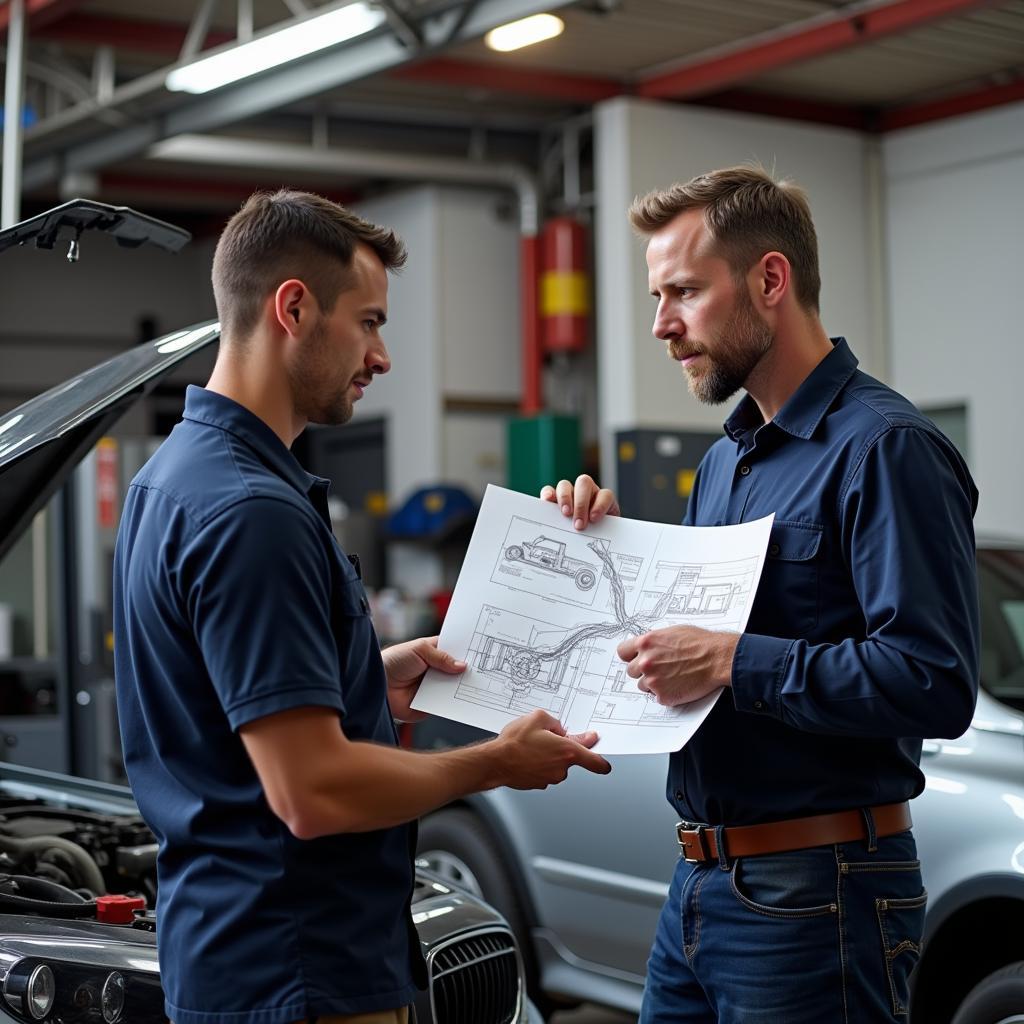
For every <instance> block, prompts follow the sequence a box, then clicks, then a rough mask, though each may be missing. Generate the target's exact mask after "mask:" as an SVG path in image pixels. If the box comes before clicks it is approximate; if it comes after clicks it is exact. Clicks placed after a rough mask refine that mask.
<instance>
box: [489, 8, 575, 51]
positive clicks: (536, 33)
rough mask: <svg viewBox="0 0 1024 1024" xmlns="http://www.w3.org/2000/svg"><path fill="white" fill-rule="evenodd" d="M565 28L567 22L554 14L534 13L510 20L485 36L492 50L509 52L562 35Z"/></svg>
mask: <svg viewBox="0 0 1024 1024" xmlns="http://www.w3.org/2000/svg"><path fill="white" fill-rule="evenodd" d="M564 29H565V22H564V21H562V19H561V18H556V17H555V15H553V14H534V15H531V16H530V17H529V18H520V19H519V21H510V22H509V23H508V24H507V25H499V26H498V27H497V28H492V29H491V31H490V32H488V33H487V35H486V36H484V42H485V43H486V44H487V45H488V46H489V47H490V48H491V49H492V50H500V51H501V52H502V53H507V52H508V51H509V50H518V49H520V47H523V46H532V45H533V44H534V43H539V42H542V41H543V40H545V39H554V38H555V36H560V35H561V34H562V32H563V30H564Z"/></svg>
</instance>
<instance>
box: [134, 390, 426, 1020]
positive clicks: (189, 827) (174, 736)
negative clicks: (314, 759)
mask: <svg viewBox="0 0 1024 1024" xmlns="http://www.w3.org/2000/svg"><path fill="white" fill-rule="evenodd" d="M327 487H328V484H327V481H325V480H320V479H318V478H317V477H314V476H310V475H309V474H308V473H306V472H305V471H304V470H303V469H302V467H301V466H300V465H299V464H298V462H297V461H296V460H295V457H294V456H293V455H292V454H291V452H290V451H289V450H288V448H287V447H286V446H285V445H284V444H283V443H282V441H281V440H280V439H279V438H278V437H277V435H276V434H274V432H273V431H272V430H271V429H270V427H268V426H267V425H266V424H265V423H264V422H263V421H262V420H260V419H258V418H257V417H256V416H254V415H253V414H252V413H250V412H249V411H248V410H246V409H244V408H243V407H242V406H240V405H238V404H236V403H235V402H233V401H231V400H230V399H228V398H225V397H223V396H222V395H218V394H215V393H214V392H211V391H206V390H204V389H202V388H196V387H190V388H189V389H188V394H187V399H186V403H185V413H184V419H183V420H182V422H181V423H179V424H178V425H177V426H176V427H175V428H174V430H173V431H172V432H171V434H170V436H169V437H168V438H167V440H166V441H165V442H164V443H163V444H162V445H161V447H160V448H159V449H158V451H157V452H156V454H155V455H154V456H153V458H152V459H150V461H149V462H148V463H147V464H146V465H145V466H144V467H143V468H142V470H141V471H140V472H139V474H138V475H137V476H136V478H135V480H134V481H133V482H132V485H131V487H130V488H129V490H128V495H127V498H126V501H125V507H124V513H123V516H122V520H121V526H120V530H119V533H118V538H117V548H116V553H115V562H114V636H115V646H114V653H115V660H116V672H117V698H118V711H119V714H120V722H121V735H122V740H123V744H124V756H125V767H126V769H127V772H128V777H129V780H130V782H131V785H132V789H133V791H134V794H135V798H136V800H137V801H138V804H139V809H140V811H141V813H142V815H143V817H144V818H145V819H146V822H147V823H148V824H149V826H150V827H151V828H152V829H153V831H154V833H155V834H156V836H157V839H158V841H159V844H160V852H159V857H158V882H159V886H158V898H157V932H158V939H159V944H158V949H159V953H160V969H161V974H162V980H163V985H164V991H165V993H166V998H167V1003H166V1010H167V1014H168V1016H169V1017H170V1018H171V1020H173V1021H174V1022H175V1024H242V1022H248V1021H252V1022H259V1024H286V1022H291V1021H297V1020H302V1019H305V1018H307V1017H311V1016H322V1015H325V1014H348V1013H363V1012H369V1011H371V1010H381V1009H388V1008H395V1007H399V1006H404V1005H406V1004H408V1003H410V1002H411V1001H412V999H413V997H414V995H415V986H414V983H413V972H414V970H415V971H416V972H417V977H418V978H421V974H420V972H421V971H422V958H421V957H420V954H419V946H418V943H417V941H416V937H415V930H414V928H413V925H412V922H411V918H410V915H409V901H410V897H411V893H412V886H413V866H412V855H413V846H414V842H415V838H414V828H413V827H412V826H401V827H398V828H390V829H382V830H380V831H375V832H365V833H352V834H340V835H330V836H324V837H321V838H318V839H312V840H301V839H296V838H295V837H294V836H293V835H292V834H291V833H290V832H289V830H288V829H287V827H286V826H285V825H284V823H283V822H282V821H281V820H280V819H279V818H278V817H277V816H276V815H275V814H274V813H273V812H272V811H271V810H270V807H269V806H268V804H267V801H266V798H265V796H264V794H263V790H262V788H261V786H260V783H259V779H258V778H257V776H256V773H255V770H254V769H253V767H252V763H251V762H250V760H249V758H248V756H247V754H246V752H245V749H244V747H243V745H242V741H241V739H240V737H239V736H238V729H239V728H240V727H241V726H243V725H245V724H246V723H247V722H251V721H253V720H254V719H258V718H261V717H263V716H265V715H271V714H274V713H276V712H280V711H285V710H287V709H289V708H296V707H303V706H309V705H317V706H321V707H327V708H333V709H334V710H335V711H336V712H337V713H338V715H339V717H340V719H341V724H342V727H343V728H344V730H345V734H346V735H347V736H348V738H349V739H351V740H372V741H375V742H378V743H384V744H394V743H395V742H396V734H395V729H394V725H393V722H392V720H391V716H390V714H389V711H388V704H387V683H386V677H385V673H384V666H383V663H382V661H381V656H380V649H379V647H378V644H377V639H376V635H375V634H374V630H373V626H372V624H371V622H370V618H369V615H368V610H369V606H368V604H367V601H366V595H365V593H364V591H363V587H362V585H361V583H360V581H359V578H358V574H357V572H356V570H355V569H354V568H353V565H352V563H351V562H350V561H349V559H348V558H347V557H346V556H345V554H344V552H342V550H341V548H340V547H339V546H338V544H337V542H336V541H335V539H334V537H333V535H332V533H331V528H330V521H329V518H328V513H327Z"/></svg>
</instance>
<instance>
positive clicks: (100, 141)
mask: <svg viewBox="0 0 1024 1024" xmlns="http://www.w3.org/2000/svg"><path fill="white" fill-rule="evenodd" d="M573 2H574V0H479V2H478V3H476V4H475V6H474V8H473V11H472V13H471V14H470V15H469V17H468V18H466V19H465V20H464V22H463V23H462V24H461V27H460V28H459V29H458V31H457V32H455V33H454V37H453V32H452V29H453V26H455V25H457V24H459V23H460V21H461V19H460V8H459V7H452V8H450V9H449V10H446V11H443V12H440V13H438V14H435V15H432V16H431V17H429V18H426V19H425V20H424V21H423V23H422V26H421V28H422V32H423V39H424V46H425V48H426V49H427V50H428V51H429V50H430V49H433V48H438V47H441V46H442V45H447V44H449V43H450V44H455V43H459V42H464V41H468V40H470V39H478V38H479V37H480V36H482V35H484V34H485V33H486V32H488V31H489V30H490V29H492V28H495V27H496V26H498V25H503V24H504V23H505V22H507V21H513V20H515V19H516V18H522V17H526V16H527V15H530V14H537V13H539V12H541V11H553V10H559V9H560V8H563V7H567V6H569V5H570V4H571V3H573ZM415 56H416V54H415V53H412V52H410V51H409V50H408V49H407V48H406V47H404V46H403V45H402V44H401V42H400V41H399V40H398V39H397V38H396V36H395V35H394V34H393V33H391V32H387V31H384V32H381V31H378V32H377V33H375V34H373V35H370V36H366V37H364V38H363V39H359V40H355V41H353V42H351V43H347V44H344V45H341V46H334V47H331V48H329V49H327V50H322V51H320V52H319V53H317V54H314V55H312V56H310V57H308V58H306V59H304V60H301V61H294V62H292V63H289V64H284V65H282V66H281V67H279V68H276V69H274V70H273V71H269V72H266V73H265V74H262V75H257V76H254V77H252V78H248V79H245V80H243V81H241V82H239V83H237V84H235V85H232V86H228V87H226V88H224V89H219V90H217V91H215V92H211V93H207V94H205V95H202V96H194V97H187V98H184V97H177V96H175V97H170V96H168V94H167V93H166V91H165V89H164V84H163V82H164V79H163V75H164V72H163V71H161V72H154V73H153V74H151V75H148V76H146V81H144V82H142V81H140V82H129V83H126V84H125V85H124V86H121V87H119V90H117V91H115V93H114V98H113V102H112V103H110V104H106V105H104V107H103V109H102V110H94V109H90V108H86V109H85V111H84V112H83V113H82V115H81V117H76V115H75V112H74V111H68V112H66V114H65V115H64V117H63V120H61V115H58V116H57V117H56V118H55V119H54V122H55V124H56V122H57V121H60V123H61V125H62V128H63V129H64V130H62V131H61V132H59V133H57V137H58V138H59V137H60V136H62V135H64V134H65V130H66V128H67V127H68V126H69V124H70V123H76V126H77V127H81V126H82V125H83V123H84V124H94V125H95V128H94V129H93V131H92V133H91V135H90V136H89V137H88V138H85V139H77V140H76V141H73V142H70V143H67V144H64V143H63V142H62V141H61V142H60V143H59V145H58V146H57V148H55V149H54V150H53V151H51V152H49V153H44V154H41V155H38V156H28V153H26V155H27V157H28V158H27V159H26V161H25V168H24V172H23V175H22V187H23V189H24V190H25V191H30V190H32V189H34V188H40V187H42V186H44V185H48V184H49V183H50V182H52V181H55V180H57V179H59V178H60V177H61V175H63V174H66V173H68V172H69V171H92V170H97V169H99V168H102V167H105V166H107V165H109V164H111V163H114V162H116V161H118V160H125V159H128V158H129V157H133V156H136V155H138V154H139V153H141V152H143V151H144V150H146V149H147V148H148V147H149V146H151V145H153V144H154V143H156V142H158V141H160V140H161V139H166V138H169V137H171V136H174V135H179V134H181V133H185V132H208V131H211V130H213V129H216V128H220V127H222V126H224V125H228V124H234V123H236V122H238V121H242V120H245V119H247V118H250V117H255V116H257V115H259V114H264V113H266V112H267V111H270V110H277V109H280V108H281V107H285V106H288V105H290V104H292V103H297V102H299V101H300V100H304V99H308V98H310V97H311V96H317V95H320V94H321V93H324V92H328V91H330V90H331V89H334V88H337V87H338V86H341V85H345V84H347V83H349V82H354V81H357V80H359V79H361V78H366V77H368V76H370V75H374V74H378V73H380V72H383V71H389V70H391V69H393V68H396V67H399V66H400V65H402V64H405V63H408V62H409V61H410V60H412V59H414V57H415ZM144 95H146V96H148V98H149V102H150V105H151V107H152V109H151V110H150V111H149V112H148V113H147V112H145V110H138V112H137V113H135V114H134V116H133V118H132V123H130V124H126V125H124V126H122V127H115V128H109V127H107V126H105V125H100V124H98V123H96V122H95V120H94V119H96V118H97V117H98V116H99V115H100V114H103V113H109V111H110V109H111V107H113V108H114V109H115V110H116V109H117V102H118V97H119V96H122V97H125V99H131V100H132V101H134V102H135V103H136V104H138V103H139V101H140V100H141V99H142V98H143V96H144ZM154 101H155V102H154ZM172 102H173V103H175V105H174V106H171V107H168V106H167V104H168V103H172ZM53 127H54V126H48V125H47V123H46V122H43V123H41V124H40V125H38V126H37V127H36V128H34V129H33V131H32V133H31V134H26V140H25V141H26V150H28V147H29V146H30V145H31V144H32V140H33V138H40V139H42V138H43V137H44V136H45V137H49V138H52V137H54V135H55V132H54V130H53Z"/></svg>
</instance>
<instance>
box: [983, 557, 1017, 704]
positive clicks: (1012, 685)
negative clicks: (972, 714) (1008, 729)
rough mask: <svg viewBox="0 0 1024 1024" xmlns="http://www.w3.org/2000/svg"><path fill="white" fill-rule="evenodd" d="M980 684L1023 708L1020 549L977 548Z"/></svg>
mask: <svg viewBox="0 0 1024 1024" xmlns="http://www.w3.org/2000/svg"><path fill="white" fill-rule="evenodd" d="M978 584H979V587H978V589H979V595H980V603H981V685H982V686H983V687H984V688H985V689H986V690H987V691H988V692H989V693H990V694H991V695H992V696H993V697H995V698H996V699H997V700H1001V701H1002V702H1003V703H1004V704H1009V705H1010V706H1011V707H1013V708H1016V709H1017V710H1018V711H1024V549H1021V548H997V547H990V548H980V549H979V550H978Z"/></svg>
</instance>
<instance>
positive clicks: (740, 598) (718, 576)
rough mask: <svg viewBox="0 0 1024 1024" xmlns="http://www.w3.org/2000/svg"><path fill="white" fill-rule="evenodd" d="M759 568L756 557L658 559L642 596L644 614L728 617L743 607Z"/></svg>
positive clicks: (686, 618)
mask: <svg viewBox="0 0 1024 1024" xmlns="http://www.w3.org/2000/svg"><path fill="white" fill-rule="evenodd" d="M756 570H757V563H756V561H755V560H753V559H741V560H739V561H735V562H718V563H711V564H708V565H698V564H686V563H678V562H658V563H657V564H656V565H655V567H654V572H653V574H652V578H651V579H650V580H648V582H647V583H645V585H644V590H643V593H642V594H641V596H640V602H639V604H640V611H641V614H643V615H645V616H650V617H653V618H657V619H661V618H666V619H669V620H688V621H689V620H693V619H698V620H700V619H710V618H714V619H721V620H723V621H728V620H730V619H731V618H735V616H736V614H738V613H739V612H740V611H741V610H742V608H743V606H744V604H745V602H746V599H747V596H748V595H749V592H750V588H751V586H752V583H753V579H754V573H755V572H756Z"/></svg>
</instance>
